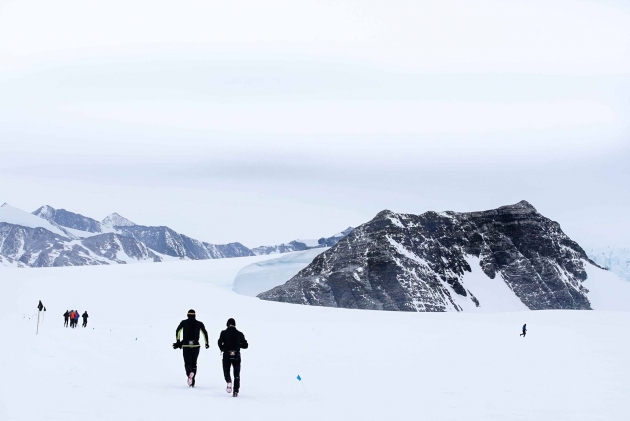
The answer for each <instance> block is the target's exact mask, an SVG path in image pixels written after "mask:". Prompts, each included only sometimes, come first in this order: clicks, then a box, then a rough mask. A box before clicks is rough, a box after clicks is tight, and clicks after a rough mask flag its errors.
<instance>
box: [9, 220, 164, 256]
mask: <svg viewBox="0 0 630 421" xmlns="http://www.w3.org/2000/svg"><path fill="white" fill-rule="evenodd" d="M0 257H2V262H1V263H3V264H4V265H7V266H16V267H49V266H84V265H108V264H121V263H127V262H130V261H132V260H137V261H142V260H150V261H154V262H161V261H162V258H161V257H159V256H158V255H157V254H156V253H154V252H153V251H151V250H150V249H148V248H147V247H146V246H145V245H144V244H142V243H140V242H138V241H136V240H135V239H133V238H129V237H123V236H120V235H118V234H111V233H108V234H99V235H95V236H92V237H88V238H85V239H83V240H73V239H70V238H67V237H63V236H60V235H58V234H54V233H52V232H50V231H48V230H46V229H44V228H41V227H37V228H30V227H24V226H20V225H15V224H8V223H6V222H0Z"/></svg>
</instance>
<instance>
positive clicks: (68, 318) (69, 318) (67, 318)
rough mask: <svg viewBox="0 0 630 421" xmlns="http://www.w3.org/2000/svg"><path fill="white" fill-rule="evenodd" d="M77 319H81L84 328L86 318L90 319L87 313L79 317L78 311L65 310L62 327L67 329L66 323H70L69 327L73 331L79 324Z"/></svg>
mask: <svg viewBox="0 0 630 421" xmlns="http://www.w3.org/2000/svg"><path fill="white" fill-rule="evenodd" d="M79 317H83V327H86V326H87V320H88V317H90V316H88V312H87V311H85V312H83V314H82V315H80V313H79V310H66V312H65V313H63V325H64V327H68V322H70V327H71V328H73V329H74V328H75V327H77V325H78V324H79Z"/></svg>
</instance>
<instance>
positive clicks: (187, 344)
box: [173, 310, 210, 387]
mask: <svg viewBox="0 0 630 421" xmlns="http://www.w3.org/2000/svg"><path fill="white" fill-rule="evenodd" d="M200 332H201V333H203V337H204V339H205V341H206V349H208V348H210V344H209V343H208V332H207V331H206V327H205V326H204V325H203V323H201V322H200V321H199V320H197V319H196V315H195V310H188V318H187V319H186V320H182V322H181V323H180V324H179V326H177V330H176V333H175V336H176V338H177V342H175V343H174V344H173V349H177V348H182V349H183V353H184V367H185V368H186V376H188V386H191V387H195V379H196V378H197V358H198V357H199V348H200V346H201V345H200V344H199V334H200ZM180 336H181V340H180Z"/></svg>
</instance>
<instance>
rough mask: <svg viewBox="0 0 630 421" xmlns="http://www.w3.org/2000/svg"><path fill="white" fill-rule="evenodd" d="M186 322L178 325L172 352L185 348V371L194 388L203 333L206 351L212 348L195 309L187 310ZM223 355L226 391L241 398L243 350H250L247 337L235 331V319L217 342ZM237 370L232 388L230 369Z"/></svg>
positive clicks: (228, 322)
mask: <svg viewBox="0 0 630 421" xmlns="http://www.w3.org/2000/svg"><path fill="white" fill-rule="evenodd" d="M187 316H188V317H187V319H186V320H182V322H181V323H180V324H179V326H177V330H176V331H175V337H176V339H177V342H175V343H174V344H173V349H178V348H179V349H182V350H183V353H184V368H185V369H186V376H187V377H188V386H189V387H195V379H196V377H197V358H198V357H199V349H200V348H201V344H200V343H199V337H200V335H201V334H203V337H204V339H205V341H206V349H208V348H210V343H209V342H208V332H207V331H206V327H205V326H204V324H203V323H202V322H200V321H198V320H197V318H196V313H195V310H188V314H187ZM217 344H218V345H219V349H220V350H221V352H222V353H223V376H224V378H225V382H226V383H227V387H226V389H225V390H226V392H227V393H231V394H232V396H233V397H237V396H238V392H239V389H240V386H241V349H247V348H248V347H249V344H248V343H247V340H246V339H245V335H243V333H242V332H240V331H238V330H237V329H236V321H235V320H234V319H232V318H230V319H228V321H227V329H225V330H224V331H222V332H221V335H220V336H219V340H218V342H217ZM232 368H234V386H232V377H231V376H230V371H231V369H232Z"/></svg>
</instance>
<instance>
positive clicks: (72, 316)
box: [70, 310, 74, 328]
mask: <svg viewBox="0 0 630 421" xmlns="http://www.w3.org/2000/svg"><path fill="white" fill-rule="evenodd" d="M70 327H71V328H74V310H70Z"/></svg>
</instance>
